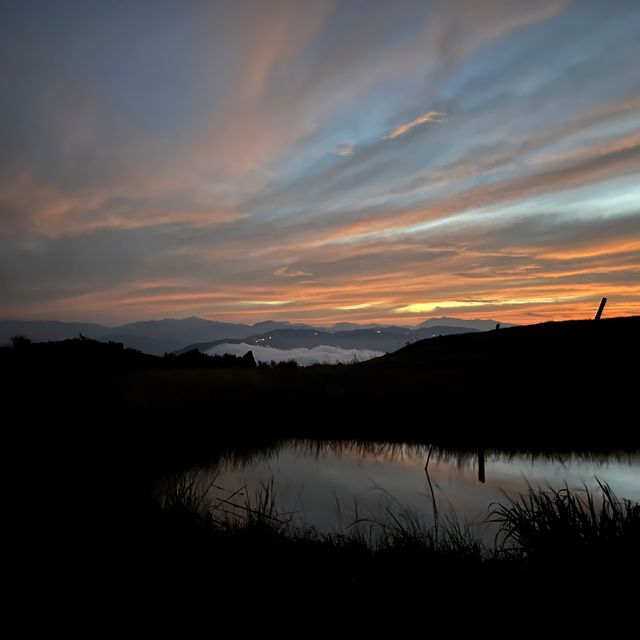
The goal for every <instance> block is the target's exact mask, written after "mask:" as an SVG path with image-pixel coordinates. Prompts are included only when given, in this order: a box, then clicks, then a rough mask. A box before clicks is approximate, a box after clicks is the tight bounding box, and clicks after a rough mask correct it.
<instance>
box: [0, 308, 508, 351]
mask: <svg viewBox="0 0 640 640" xmlns="http://www.w3.org/2000/svg"><path fill="white" fill-rule="evenodd" d="M495 325H496V323H495V321H493V320H461V319H459V318H431V319H429V320H426V321H425V322H423V323H421V324H420V325H418V326H417V327H413V328H412V327H401V326H393V325H380V324H375V323H373V324H365V325H358V324H355V323H351V322H339V323H337V324H335V325H334V326H333V327H331V328H314V327H312V326H310V325H307V324H302V323H291V322H285V321H273V320H266V321H263V322H258V323H256V324H254V325H248V324H238V323H232V322H218V321H215V320H207V319H204V318H198V317H195V316H193V317H189V318H182V319H172V318H168V319H164V320H147V321H141V322H131V323H128V324H124V325H120V326H117V327H108V326H105V325H101V324H96V323H82V322H59V321H21V320H0V345H3V344H9V342H10V341H11V338H12V337H14V336H19V335H23V336H26V337H28V338H30V339H31V340H33V341H35V342H44V341H48V340H67V339H69V338H76V337H78V336H79V335H82V336H84V337H87V338H92V339H95V340H101V341H106V342H108V341H110V340H111V341H115V342H121V343H122V344H123V345H124V346H125V347H127V348H131V349H138V350H139V351H142V352H144V353H148V354H152V355H163V354H164V353H171V352H174V351H188V350H189V349H193V348H197V349H200V350H203V351H206V349H208V348H211V347H212V346H215V345H217V344H221V343H222V342H231V343H234V342H236V343H237V342H239V341H243V342H248V343H249V344H262V345H265V344H270V345H272V346H274V347H278V348H280V349H293V348H299V347H307V348H312V347H314V346H322V345H327V346H336V347H342V348H347V349H372V350H375V351H385V352H391V351H395V350H397V349H399V348H400V347H402V346H404V345H405V344H406V343H407V342H415V341H416V340H422V339H424V338H430V337H433V336H436V335H447V334H450V333H462V332H469V331H484V330H488V329H494V328H495ZM502 326H503V327H508V326H511V325H509V324H503V325H502Z"/></svg>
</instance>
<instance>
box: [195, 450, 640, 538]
mask: <svg viewBox="0 0 640 640" xmlns="http://www.w3.org/2000/svg"><path fill="white" fill-rule="evenodd" d="M427 460H428V465H426V463H427ZM425 465H426V469H425ZM427 471H428V473H427ZM199 475H200V482H203V483H208V484H211V487H210V489H209V498H210V500H211V501H212V503H217V504H218V506H220V504H224V505H225V508H229V509H231V510H232V511H233V510H234V507H233V505H234V504H242V505H244V504H245V501H246V500H247V499H249V500H251V501H252V504H254V505H255V504H256V498H255V496H256V492H258V493H260V492H263V487H265V486H269V487H270V491H271V492H272V494H273V495H274V499H275V502H276V504H277V508H278V512H279V513H280V514H290V515H291V517H292V518H293V521H294V522H295V523H296V524H299V525H311V526H313V527H315V528H316V529H318V530H319V531H322V532H332V531H337V532H344V531H346V530H348V528H349V525H351V524H352V523H353V522H354V521H355V520H357V519H359V520H364V521H366V522H370V521H384V520H385V518H387V517H388V513H389V510H391V511H393V512H394V513H400V512H403V511H405V510H407V509H409V510H411V511H413V512H414V513H416V514H417V515H419V517H420V518H421V519H422V520H423V521H424V523H425V524H426V525H427V526H429V525H431V524H433V522H434V503H435V508H436V510H437V511H438V512H439V515H440V516H443V515H445V514H455V516H456V517H457V519H458V521H461V522H468V523H469V524H470V525H471V528H472V530H474V531H475V534H476V535H477V536H478V537H481V538H483V539H485V540H486V541H487V542H489V541H491V540H493V538H494V536H495V532H496V525H492V524H489V523H487V522H486V520H487V516H488V513H489V510H490V508H491V505H492V503H495V502H503V503H504V502H505V501H506V497H505V495H508V496H511V497H516V496H518V495H519V494H523V493H526V492H527V490H528V487H529V486H531V487H534V488H538V487H541V488H550V487H551V488H555V489H561V488H564V487H565V486H567V487H568V488H569V489H573V490H584V488H585V487H587V488H588V489H590V490H593V491H594V492H596V493H597V492H598V490H599V485H598V481H600V482H602V483H605V484H608V485H609V486H610V487H611V488H612V489H613V491H614V492H615V493H616V494H617V495H618V497H620V498H628V499H630V500H634V501H637V500H640V453H637V452H636V453H632V454H630V453H618V454H608V455H602V454H570V455H535V454H511V453H505V452H500V451H485V452H482V451H480V452H475V453H464V454H463V453H456V452H451V451H443V450H439V449H436V448H431V447H429V446H427V445H425V446H420V445H397V444H395V445H390V444H362V443H347V442H331V443H317V442H308V441H296V442H289V443H284V444H282V445H281V446H280V447H278V448H276V449H272V450H268V451H264V452H262V453H260V454H256V455H253V456H251V457H246V458H238V457H237V458H234V459H227V460H226V461H224V462H222V463H220V464H219V465H218V466H217V467H216V468H215V469H214V470H201V471H200V472H199ZM208 484H207V486H208ZM221 499H222V500H227V499H229V501H228V502H224V503H220V500H221ZM216 501H217V502H216Z"/></svg>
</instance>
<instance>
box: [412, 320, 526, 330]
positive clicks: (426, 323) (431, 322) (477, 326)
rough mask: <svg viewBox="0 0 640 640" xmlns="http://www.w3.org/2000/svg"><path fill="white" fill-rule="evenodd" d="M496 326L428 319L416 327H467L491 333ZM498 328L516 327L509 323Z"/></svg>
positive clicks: (484, 322)
mask: <svg viewBox="0 0 640 640" xmlns="http://www.w3.org/2000/svg"><path fill="white" fill-rule="evenodd" d="M497 324H498V321H497V320H467V319H464V318H446V317H443V318H429V319H428V320H425V321H424V322H421V323H420V324H419V325H418V327H425V328H429V327H438V326H446V327H468V328H470V329H476V330H477V331H491V330H492V329H495V328H496V325H497ZM500 326H501V327H503V328H507V327H517V326H518V325H516V324H511V323H509V322H501V323H500Z"/></svg>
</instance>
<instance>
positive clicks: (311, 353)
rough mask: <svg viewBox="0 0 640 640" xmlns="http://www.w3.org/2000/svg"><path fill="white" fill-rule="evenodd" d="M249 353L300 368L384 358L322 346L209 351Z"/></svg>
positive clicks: (246, 346) (374, 353) (244, 346)
mask: <svg viewBox="0 0 640 640" xmlns="http://www.w3.org/2000/svg"><path fill="white" fill-rule="evenodd" d="M247 351H253V357H254V358H255V359H256V360H257V361H259V362H271V361H272V360H273V361H274V362H287V361H289V360H295V361H296V362H297V363H298V364H299V365H300V366H303V367H305V366H308V365H311V364H338V363H340V362H342V363H346V364H349V363H351V362H354V361H356V360H357V361H358V362H362V361H363V360H371V358H377V357H378V356H383V355H384V353H383V352H382V351H373V350H371V349H342V348H341V347H329V346H326V345H322V346H320V347H312V348H311V349H307V348H299V349H274V348H273V347H263V346H256V345H251V344H245V343H241V344H230V343H225V344H219V345H216V346H215V347H212V348H211V349H209V350H208V351H207V353H208V354H209V355H211V356H220V355H223V354H225V353H230V354H232V355H234V356H243V355H244V354H245V353H247Z"/></svg>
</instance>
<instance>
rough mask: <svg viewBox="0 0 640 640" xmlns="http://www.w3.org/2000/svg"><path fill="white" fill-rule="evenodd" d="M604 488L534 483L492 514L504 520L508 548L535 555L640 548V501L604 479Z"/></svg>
mask: <svg viewBox="0 0 640 640" xmlns="http://www.w3.org/2000/svg"><path fill="white" fill-rule="evenodd" d="M598 485H599V490H598V491H596V492H593V491H590V490H589V489H588V488H587V487H586V486H584V490H583V491H572V490H570V489H569V488H568V487H567V486H566V485H565V487H564V488H562V489H548V490H541V489H534V488H532V487H529V491H528V492H527V493H526V494H523V495H521V496H519V497H517V498H510V497H509V496H506V498H507V502H506V503H504V504H495V505H494V506H493V508H492V510H491V513H490V519H491V520H492V521H493V522H497V523H498V524H499V525H500V530H499V536H500V541H499V544H500V545H501V546H502V549H503V550H506V551H517V552H519V553H523V554H525V555H527V556H529V557H536V558H539V557H544V556H548V557H554V558H555V557H557V556H565V557H573V556H575V555H580V554H584V553H586V552H589V553H599V552H602V551H606V552H607V553H610V552H612V551H614V550H615V551H620V552H623V553H625V554H627V553H629V552H630V551H633V552H634V553H635V554H637V553H638V546H639V543H640V504H638V503H633V502H631V501H630V500H627V499H622V498H619V497H618V496H616V495H615V493H614V492H613V490H612V489H611V487H610V486H609V485H607V484H605V483H603V482H600V481H599V480H598Z"/></svg>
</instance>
